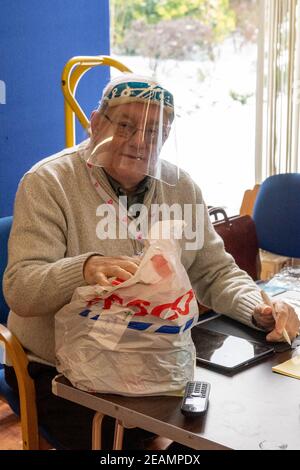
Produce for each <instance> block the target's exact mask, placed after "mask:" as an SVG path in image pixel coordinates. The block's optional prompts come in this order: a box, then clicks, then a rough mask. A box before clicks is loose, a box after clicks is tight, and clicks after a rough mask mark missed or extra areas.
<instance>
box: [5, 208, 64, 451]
mask: <svg viewBox="0 0 300 470" xmlns="http://www.w3.org/2000/svg"><path fill="white" fill-rule="evenodd" d="M11 225H12V217H3V218H0V279H1V289H0V342H1V344H0V347H1V346H2V345H4V348H5V351H6V353H7V355H8V356H9V359H10V362H11V364H12V366H13V367H14V370H15V374H16V376H17V381H18V387H19V394H16V393H15V392H14V391H13V390H12V389H11V388H10V387H9V385H8V384H7V383H6V381H5V378H4V369H3V366H2V365H0V400H2V401H5V402H6V403H8V405H9V406H10V407H11V409H12V410H13V411H14V413H15V414H17V415H18V416H20V419H21V428H22V440H23V449H24V450H36V449H42V448H43V449H46V448H49V447H56V448H60V445H59V443H58V442H57V441H56V440H55V439H53V438H52V437H51V436H50V435H49V433H48V432H47V430H46V429H43V428H40V429H39V427H38V421H37V409H36V402H35V387H34V382H33V380H32V379H31V377H30V376H29V374H28V370H27V366H28V359H27V356H26V354H25V352H24V350H23V347H22V346H21V344H20V342H19V341H18V339H17V338H16V337H15V336H14V335H13V334H12V333H11V332H10V331H9V330H8V328H7V327H6V326H5V324H6V321H7V316H8V312H9V308H8V305H7V304H6V302H5V299H4V296H3V291H2V278H3V273H4V270H5V267H6V265H7V242H8V238H9V233H10V229H11ZM0 424H1V416H0Z"/></svg>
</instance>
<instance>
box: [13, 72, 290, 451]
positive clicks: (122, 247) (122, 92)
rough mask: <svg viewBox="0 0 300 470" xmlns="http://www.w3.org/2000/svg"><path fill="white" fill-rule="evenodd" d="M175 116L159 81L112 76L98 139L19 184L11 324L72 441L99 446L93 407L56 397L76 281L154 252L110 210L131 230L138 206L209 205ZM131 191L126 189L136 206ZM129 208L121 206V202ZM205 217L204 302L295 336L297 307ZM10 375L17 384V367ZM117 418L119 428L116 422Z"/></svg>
mask: <svg viewBox="0 0 300 470" xmlns="http://www.w3.org/2000/svg"><path fill="white" fill-rule="evenodd" d="M173 117H174V105H173V97H172V95H171V93H169V92H168V91H167V90H165V89H164V88H163V87H162V86H160V85H159V84H158V83H156V82H155V81H153V80H152V79H149V78H145V77H139V76H136V75H134V74H129V75H124V76H122V77H120V78H118V79H115V80H112V81H111V82H110V83H109V84H108V85H107V87H106V88H105V89H104V92H103V96H102V99H101V102H100V106H99V108H98V110H97V111H94V112H93V114H92V117H91V137H90V139H89V140H87V141H85V142H83V143H82V144H80V145H79V146H76V147H74V148H71V149H65V150H63V151H62V152H60V153H58V154H56V155H54V156H52V157H49V158H47V159H44V160H42V161H40V162H38V163H37V164H36V165H35V166H34V167H33V168H32V169H31V170H30V171H28V172H27V173H26V174H25V176H24V177H23V178H22V181H21V183H20V185H19V188H18V192H17V195H16V202H15V213H14V223H13V228H12V232H11V236H10V242H9V261H8V266H7V269H6V272H5V277H4V292H5V296H6V300H7V303H8V304H9V306H10V308H11V312H10V315H9V321H8V325H9V328H10V329H11V330H12V332H13V333H14V334H15V335H16V336H17V337H18V338H19V340H20V341H21V343H22V344H23V346H24V347H25V348H26V350H27V351H28V357H29V360H30V374H31V375H32V377H33V378H34V380H35V384H36V390H37V401H38V413H39V422H40V423H41V424H44V425H45V426H47V427H48V429H49V432H50V433H51V434H52V435H54V436H56V437H57V439H58V441H59V442H60V445H61V446H62V447H65V448H70V449H78V448H90V446H91V439H90V434H91V421H92V414H93V413H92V412H91V411H89V410H87V409H85V408H83V407H80V406H77V405H75V404H72V403H70V402H67V401H65V400H62V399H59V398H57V397H55V396H53V395H52V394H51V380H52V378H53V377H54V376H55V374H56V369H55V348H54V315H55V313H56V312H57V311H58V310H59V309H60V308H61V307H62V306H63V305H65V304H67V303H68V302H69V301H70V299H71V296H72V294H73V292H74V290H75V289H76V288H77V287H80V286H84V285H87V284H96V283H99V284H102V285H107V284H109V283H110V282H111V280H110V278H115V277H119V278H122V279H128V278H130V277H131V276H132V275H133V274H134V273H135V271H136V270H137V267H138V264H139V254H140V253H141V252H142V250H143V234H139V226H138V223H137V225H136V231H135V236H127V237H118V236H114V237H109V236H108V237H104V236H102V235H103V233H99V225H98V224H99V212H98V208H99V206H101V205H102V204H105V206H111V208H115V209H116V210H115V213H116V214H117V220H116V222H115V223H116V227H117V228H120V226H121V225H122V224H123V225H124V224H125V225H126V227H128V221H129V222H130V221H134V220H137V219H139V211H131V209H132V207H136V204H143V206H144V207H145V208H146V209H147V210H148V213H149V214H151V213H152V208H153V207H157V205H158V204H167V205H168V206H169V207H170V206H172V205H173V204H179V205H181V206H182V207H183V205H186V204H189V205H190V206H191V207H194V206H195V205H197V204H204V203H203V199H202V195H201V191H200V189H199V188H198V187H197V185H196V184H195V183H194V182H193V180H192V179H191V178H190V177H189V175H187V174H186V173H185V172H183V171H182V170H180V173H179V176H178V171H177V168H176V165H171V164H169V163H167V162H166V161H164V160H163V159H162V158H161V156H162V154H163V150H164V148H165V143H166V141H169V139H170V135H171V132H172V121H173ZM121 196H123V197H124V196H127V200H125V201H126V204H125V205H124V202H120V201H121ZM120 205H122V211H119V210H117V209H118V208H120ZM125 206H126V207H125ZM127 209H128V212H127ZM124 214H125V215H124ZM202 222H203V224H202V225H203V227H202V228H203V230H204V239H203V240H204V241H203V245H202V246H201V247H198V248H197V249H190V250H189V249H185V245H184V244H182V247H183V249H182V263H183V265H184V267H185V268H186V271H187V273H188V276H189V278H190V281H191V284H192V286H193V289H194V291H195V293H196V295H197V298H198V299H199V300H200V301H201V302H202V303H204V304H205V305H208V306H210V307H211V308H213V309H214V310H215V311H218V312H220V313H224V314H226V315H230V316H231V317H233V318H235V319H236V320H238V321H241V322H243V323H245V324H247V325H250V326H252V327H258V328H261V329H265V330H266V331H267V332H268V336H267V339H269V340H272V341H281V340H283V336H282V335H283V330H284V328H286V330H287V332H288V334H289V336H290V337H291V338H294V337H295V336H296V334H297V333H298V329H299V321H298V318H297V316H296V314H295V312H294V310H293V309H292V308H291V307H290V306H288V305H286V304H284V303H279V302H277V303H276V311H277V318H276V322H275V321H274V319H273V317H272V313H271V308H270V307H268V306H266V305H264V304H263V302H262V298H261V296H260V292H259V290H258V288H257V287H256V285H255V283H254V282H253V281H252V280H251V279H250V277H249V276H248V275H247V274H246V273H245V272H243V271H241V270H240V269H239V268H238V267H237V266H236V264H235V263H234V260H233V259H232V257H231V256H230V255H228V254H227V253H226V252H225V251H224V245H223V242H222V240H221V239H220V238H219V237H218V235H217V234H216V232H215V231H214V229H213V226H212V224H211V223H210V220H209V217H208V215H207V211H206V210H205V213H204V221H202ZM115 233H117V234H118V233H119V231H118V230H116V231H115ZM182 243H183V241H182ZM99 374H101V371H99ZM6 378H7V382H8V383H9V384H10V385H11V386H12V387H16V383H15V377H14V373H13V371H12V369H11V367H9V366H7V367H6ZM106 426H107V427H108V428H110V427H111V422H110V420H107V422H106ZM130 433H131V434H130ZM150 437H151V436H149V433H142V432H141V431H139V430H137V432H135V430H129V431H127V441H126V437H125V445H127V446H130V445H131V447H143V446H144V445H145V441H146V440H147V439H149V438H150ZM104 445H106V446H108V445H110V442H106V443H104Z"/></svg>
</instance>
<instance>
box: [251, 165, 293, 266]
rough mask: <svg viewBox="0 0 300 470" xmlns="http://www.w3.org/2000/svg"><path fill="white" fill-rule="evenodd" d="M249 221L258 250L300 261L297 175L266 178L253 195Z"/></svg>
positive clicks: (285, 174) (290, 174)
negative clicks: (251, 216) (254, 230)
mask: <svg viewBox="0 0 300 470" xmlns="http://www.w3.org/2000/svg"><path fill="white" fill-rule="evenodd" d="M253 219H254V221H255V225H256V232H257V237H258V244H259V247H260V248H262V249H263V250H267V251H271V252H272V253H277V254H279V255H283V256H288V257H291V258H300V173H284V174H280V175H274V176H270V177H269V178H267V179H266V180H265V181H264V182H263V183H262V185H261V187H260V189H259V192H258V194H257V197H256V201H255V205H254V211H253Z"/></svg>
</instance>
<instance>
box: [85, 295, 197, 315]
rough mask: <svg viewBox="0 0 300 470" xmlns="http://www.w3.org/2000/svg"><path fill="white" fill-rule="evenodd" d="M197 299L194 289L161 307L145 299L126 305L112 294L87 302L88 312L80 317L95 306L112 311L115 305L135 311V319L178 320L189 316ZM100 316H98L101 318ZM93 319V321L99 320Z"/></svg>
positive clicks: (132, 301) (135, 300)
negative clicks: (193, 302) (181, 316)
mask: <svg viewBox="0 0 300 470" xmlns="http://www.w3.org/2000/svg"><path fill="white" fill-rule="evenodd" d="M194 298H195V295H194V292H193V290H192V289H190V290H189V291H187V292H186V293H184V294H183V295H181V296H180V297H178V298H177V299H175V300H174V301H172V302H168V303H165V304H160V305H155V306H153V305H151V302H149V301H147V300H143V299H133V300H131V301H130V302H128V303H124V299H123V298H122V297H121V296H120V295H118V294H111V295H110V296H109V297H107V298H105V299H103V298H102V297H94V298H93V299H91V300H89V301H88V302H87V305H86V306H87V310H84V311H83V312H81V313H80V314H79V315H81V316H87V315H88V313H89V312H90V310H88V309H89V308H91V307H92V306H93V305H97V306H99V308H100V309H101V310H110V309H111V308H112V306H113V305H114V304H118V305H122V306H123V307H124V308H128V309H130V310H133V311H135V313H134V315H133V316H134V317H144V316H146V315H153V316H155V317H159V318H162V319H167V320H176V319H177V318H178V317H179V316H180V315H188V314H189V312H190V303H191V301H192V300H193V299H194ZM99 316H100V314H99V315H96V317H97V318H99ZM96 317H93V319H95V320H96V319H97V318H96Z"/></svg>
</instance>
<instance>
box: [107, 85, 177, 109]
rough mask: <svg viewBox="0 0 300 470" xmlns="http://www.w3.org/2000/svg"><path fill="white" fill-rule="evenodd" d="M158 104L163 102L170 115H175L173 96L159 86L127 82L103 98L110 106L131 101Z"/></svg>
mask: <svg viewBox="0 0 300 470" xmlns="http://www.w3.org/2000/svg"><path fill="white" fill-rule="evenodd" d="M148 100H151V101H153V102H154V103H156V104H161V103H162V102H163V104H164V107H165V108H166V110H167V111H168V112H170V113H172V114H173V113H174V101H173V95H172V93H170V92H169V91H167V90H165V89H164V88H162V87H161V86H159V85H157V84H151V83H147V82H126V83H119V84H117V85H115V86H114V87H113V88H112V89H111V90H110V91H109V93H108V94H107V95H106V96H104V97H103V101H106V102H107V103H108V105H109V106H116V105H118V104H124V103H130V102H131V101H142V102H143V101H148Z"/></svg>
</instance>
